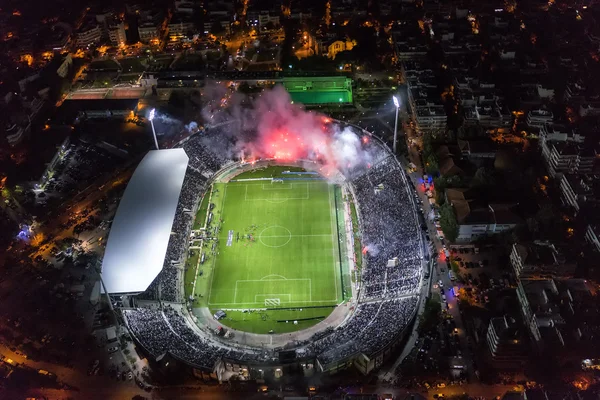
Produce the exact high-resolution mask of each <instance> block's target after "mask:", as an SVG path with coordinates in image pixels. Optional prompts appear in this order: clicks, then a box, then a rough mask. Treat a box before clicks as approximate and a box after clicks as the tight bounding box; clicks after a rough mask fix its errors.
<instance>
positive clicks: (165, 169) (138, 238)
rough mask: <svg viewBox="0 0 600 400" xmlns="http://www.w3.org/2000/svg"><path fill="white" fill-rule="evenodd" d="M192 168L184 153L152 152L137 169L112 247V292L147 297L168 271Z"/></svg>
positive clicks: (108, 270) (108, 286) (107, 277)
mask: <svg viewBox="0 0 600 400" xmlns="http://www.w3.org/2000/svg"><path fill="white" fill-rule="evenodd" d="M187 165H188V156H187V155H186V154H185V151H184V150H183V149H169V150H153V151H150V152H149V153H148V154H146V156H145V157H144V159H143V160H142V162H141V163H140V165H138V167H137V168H136V170H135V172H134V173H133V176H132V177H131V180H130V181H129V183H128V184H127V188H126V189H125V193H124V194H123V198H122V199H121V202H120V203H119V208H118V209H117V214H116V215H115V218H114V221H113V223H112V226H111V229H110V233H109V235H108V242H107V243H106V251H105V253H104V260H103V262H102V281H103V282H104V289H105V290H106V292H108V293H111V294H112V293H139V292H143V291H144V290H146V289H147V288H148V286H149V285H150V284H151V283H152V281H153V280H154V279H155V278H156V276H157V275H158V274H159V273H160V271H161V270H162V267H163V263H164V260H165V255H166V253H167V245H168V244H169V238H170V236H171V228H172V226H173V220H174V219H175V212H176V210H177V203H178V202H179V194H180V192H181V187H182V185H183V179H184V178H185V171H186V169H187Z"/></svg>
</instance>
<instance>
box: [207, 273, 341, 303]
mask: <svg viewBox="0 0 600 400" xmlns="http://www.w3.org/2000/svg"><path fill="white" fill-rule="evenodd" d="M267 276H268V275H267ZM281 281H283V279H264V278H263V279H239V280H237V281H235V288H234V291H233V293H234V294H233V303H220V304H245V303H238V302H237V289H238V283H240V282H281ZM285 281H286V282H290V281H308V289H309V290H311V291H312V282H311V280H310V279H309V278H296V279H287V278H286V279H285ZM256 296H257V295H256V294H254V300H255V301H256ZM309 299H310V300H309V302H312V293H311V294H310V297H309ZM331 301H334V300H331ZM209 304H217V303H210V302H209ZM254 304H256V303H254Z"/></svg>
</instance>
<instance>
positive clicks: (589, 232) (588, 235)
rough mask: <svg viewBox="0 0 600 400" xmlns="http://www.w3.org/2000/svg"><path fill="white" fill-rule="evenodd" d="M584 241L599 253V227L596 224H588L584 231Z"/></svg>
mask: <svg viewBox="0 0 600 400" xmlns="http://www.w3.org/2000/svg"><path fill="white" fill-rule="evenodd" d="M585 239H586V240H587V241H588V243H590V244H591V245H592V246H594V248H595V249H596V251H598V252H600V226H598V225H596V224H588V226H587V229H586V230H585Z"/></svg>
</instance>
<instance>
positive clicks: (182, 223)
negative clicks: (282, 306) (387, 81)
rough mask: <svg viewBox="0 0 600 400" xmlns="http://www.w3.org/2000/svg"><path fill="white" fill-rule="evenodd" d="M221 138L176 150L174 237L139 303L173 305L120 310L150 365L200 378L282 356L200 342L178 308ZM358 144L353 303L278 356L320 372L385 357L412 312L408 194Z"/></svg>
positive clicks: (353, 176)
mask: <svg viewBox="0 0 600 400" xmlns="http://www.w3.org/2000/svg"><path fill="white" fill-rule="evenodd" d="M363 134H364V132H363ZM224 138H225V139H224ZM226 138H227V135H220V132H219V129H211V131H210V132H203V133H201V134H196V135H193V136H191V137H190V138H189V139H187V141H185V142H184V143H183V144H182V147H183V148H184V150H185V151H186V153H187V154H188V156H189V159H190V161H189V165H188V170H187V173H186V177H185V180H184V183H183V187H182V189H181V194H180V199H179V204H178V207H177V213H176V217H175V221H174V226H173V229H172V231H173V232H174V234H173V235H171V239H170V241H169V245H168V249H167V256H166V259H165V263H164V267H163V271H162V273H161V274H160V275H159V277H158V278H157V279H156V280H155V282H154V283H153V284H152V285H151V288H150V289H149V290H148V291H147V292H146V293H144V294H143V295H142V296H143V298H146V299H153V300H161V301H162V302H167V303H179V304H177V305H176V306H175V305H173V306H172V305H169V304H167V305H165V303H162V306H161V307H159V308H157V309H148V308H134V309H124V310H123V316H124V319H125V320H126V323H127V325H128V326H129V327H130V329H131V332H132V333H133V335H134V336H135V337H136V339H137V341H138V342H139V343H140V344H141V345H142V346H143V347H145V348H146V350H147V351H148V352H149V353H150V354H152V355H153V356H154V357H158V356H160V355H162V354H164V353H165V352H170V353H171V354H172V355H173V356H175V357H176V358H179V359H181V360H183V361H185V362H187V363H189V364H191V365H194V366H197V367H200V368H203V369H208V370H213V369H214V367H215V363H216V362H217V361H218V360H219V359H221V358H225V359H228V360H233V361H240V362H244V361H247V362H254V363H256V362H269V361H277V360H278V352H279V351H280V350H283V349H281V348H276V349H266V348H265V349H249V348H245V347H241V346H240V345H237V344H235V343H232V342H224V341H221V340H220V339H218V338H217V337H216V336H213V335H209V334H204V332H203V331H201V330H200V329H199V328H198V327H197V326H194V323H193V322H191V321H190V320H189V316H187V314H186V312H185V311H183V310H184V308H183V307H180V304H181V303H184V298H183V268H182V266H183V264H184V260H185V253H186V251H187V247H188V244H189V236H190V231H191V229H192V224H193V218H194V211H195V210H196V208H197V206H198V202H199V197H200V194H201V193H202V192H203V191H204V189H205V186H206V184H207V182H208V180H209V179H210V178H211V177H212V175H214V173H215V172H217V171H218V170H220V169H221V168H222V167H223V166H224V165H226V164H228V163H232V162H233V160H232V159H231V157H230V156H229V155H228V154H229V153H228V151H225V150H224V149H225V148H226V147H227V146H230V147H231V145H232V144H231V143H228V142H227V140H228V139H226ZM362 142H363V143H364V146H368V147H369V149H368V151H369V153H370V154H372V155H373V164H372V165H371V166H370V167H369V168H362V169H361V168H355V169H353V170H351V171H345V174H346V178H347V183H349V184H350V185H351V188H352V192H353V193H354V196H355V199H356V202H357V205H358V211H359V218H360V222H361V235H362V237H361V241H362V243H363V245H365V250H366V253H365V254H364V256H363V268H362V275H361V286H360V290H359V294H358V300H357V302H356V303H355V304H354V305H353V313H352V315H351V317H350V318H348V319H347V320H346V321H345V322H344V323H343V324H342V325H340V326H339V327H337V328H328V329H326V330H325V331H322V332H319V333H318V334H317V335H316V336H315V337H313V338H311V340H309V341H304V342H293V345H292V344H290V345H289V346H286V350H289V347H290V346H294V347H295V349H296V352H297V354H298V355H299V356H301V357H317V358H318V359H319V360H320V362H321V364H322V365H326V364H330V363H334V362H340V361H343V360H345V359H348V358H350V357H353V356H356V355H358V354H365V355H367V356H369V357H370V356H373V355H375V354H376V353H378V352H380V351H381V350H383V349H385V348H386V347H387V346H389V345H390V344H392V343H393V342H395V341H397V340H399V339H400V338H401V337H402V333H403V332H404V331H405V330H406V329H405V328H406V327H408V326H409V325H410V323H411V321H412V320H413V317H414V315H415V312H416V309H417V306H418V300H419V288H420V284H421V263H422V257H423V255H422V244H421V232H420V230H419V225H418V219H417V216H416V205H415V204H414V197H413V195H412V194H411V193H410V190H412V189H411V187H410V186H409V185H408V183H407V178H406V176H405V174H404V171H403V169H402V168H401V167H400V165H399V164H398V163H397V162H396V160H395V159H394V157H393V155H392V154H391V153H390V152H389V149H387V148H386V146H385V145H384V144H382V143H380V142H379V141H378V140H376V139H374V138H371V139H369V140H363V141H362ZM390 260H394V261H392V262H389V261H390ZM174 306H175V307H174Z"/></svg>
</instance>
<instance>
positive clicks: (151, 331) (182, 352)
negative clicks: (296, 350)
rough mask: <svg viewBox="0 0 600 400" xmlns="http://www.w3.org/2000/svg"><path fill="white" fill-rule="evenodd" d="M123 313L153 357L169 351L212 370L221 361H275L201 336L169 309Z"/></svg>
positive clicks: (180, 315) (263, 352)
mask: <svg viewBox="0 0 600 400" xmlns="http://www.w3.org/2000/svg"><path fill="white" fill-rule="evenodd" d="M122 312H123V317H124V319H125V320H126V321H127V325H128V326H129V329H131V332H132V333H133V335H134V336H135V337H136V338H137V339H138V341H140V343H141V344H142V345H143V346H144V348H145V349H146V351H148V352H149V353H150V354H151V355H152V356H153V357H158V356H160V355H162V354H165V353H166V352H169V353H170V354H172V355H173V356H174V357H176V358H178V359H180V360H183V361H185V362H187V363H188V364H191V365H194V366H197V367H199V368H203V369H210V370H212V369H213V368H214V366H215V363H216V362H217V361H218V360H219V359H221V358H227V359H232V360H239V361H254V362H257V361H258V362H268V361H270V360H271V359H273V360H276V358H272V357H273V354H272V353H270V352H267V351H264V350H250V349H246V348H244V349H236V348H233V347H230V346H223V345H222V344H221V343H219V342H216V341H214V340H212V339H211V338H210V336H203V335H201V334H199V333H198V332H197V331H195V330H194V329H193V328H192V327H191V326H190V323H189V322H187V321H186V319H185V318H184V317H183V315H182V314H181V313H180V312H179V311H178V310H176V309H174V308H173V307H170V306H165V307H164V308H163V309H162V310H161V309H151V308H136V309H125V310H122Z"/></svg>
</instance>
